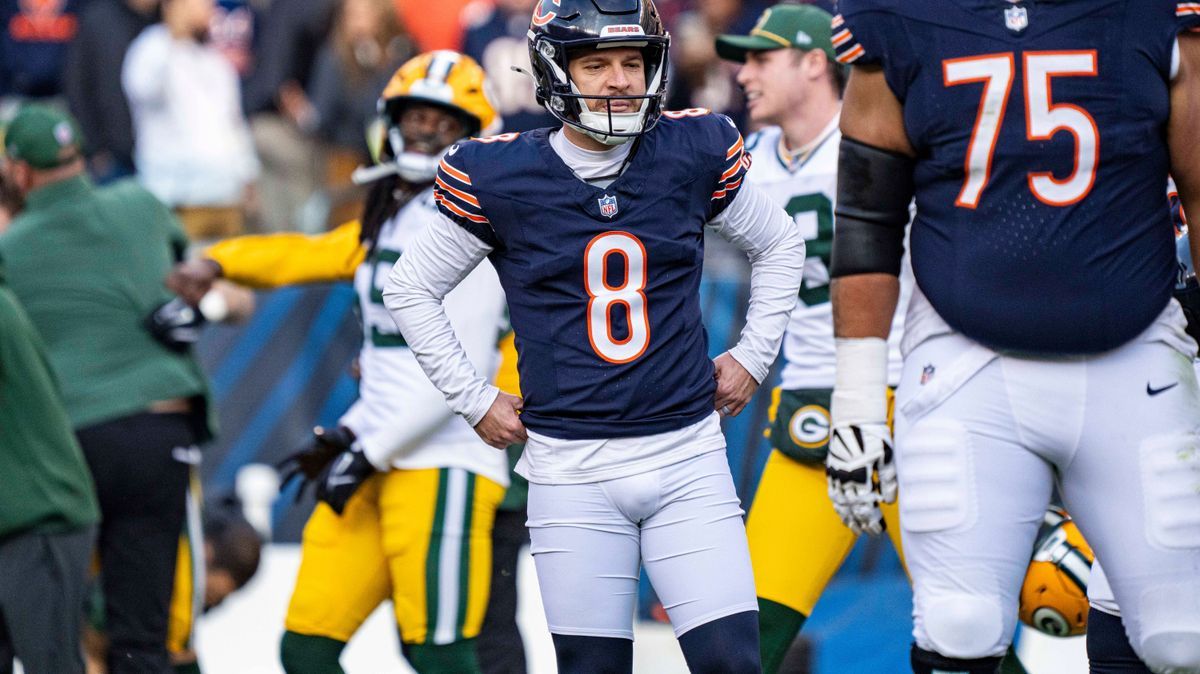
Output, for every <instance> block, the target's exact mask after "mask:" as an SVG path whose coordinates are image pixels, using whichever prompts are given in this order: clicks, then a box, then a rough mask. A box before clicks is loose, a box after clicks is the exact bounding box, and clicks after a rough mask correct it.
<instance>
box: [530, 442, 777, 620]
mask: <svg viewBox="0 0 1200 674" xmlns="http://www.w3.org/2000/svg"><path fill="white" fill-rule="evenodd" d="M742 514H743V513H742V508H741V503H740V501H739V500H738V497H737V493H736V492H735V491H734V488H733V478H732V477H731V476H730V474H729V463H728V461H727V460H726V458H725V451H724V450H718V451H713V452H708V453H706V454H701V455H699V456H696V457H692V458H690V459H686V460H684V461H680V462H679V463H675V464H671V465H669V466H666V467H663V468H659V469H657V470H652V471H648V472H645V473H639V474H637V475H632V476H629V477H623V478H618V479H615V480H607V481H604V482H590V483H586V484H565V485H547V484H533V483H531V484H530V485H529V523H528V525H529V537H530V550H531V552H532V553H533V560H534V563H535V566H536V567H537V576H538V585H539V586H540V588H541V594H542V604H543V606H544V607H545V610H546V622H547V623H548V624H549V627H550V631H551V632H552V633H554V634H563V635H575V636H593V637H617V638H624V639H633V612H634V607H635V604H636V602H637V595H638V575H639V574H638V571H639V567H640V565H641V564H643V563H644V564H645V566H646V573H647V575H648V576H649V577H650V583H651V584H652V585H653V586H654V590H655V592H657V593H658V597H659V599H660V600H661V601H662V603H663V608H665V609H666V611H667V615H668V616H670V618H671V624H672V625H673V626H674V628H675V635H676V636H679V635H682V634H683V633H685V632H687V631H688V630H690V629H692V628H693V627H698V626H700V625H703V624H704V623H707V622H710V621H713V620H716V619H718V618H723V617H725V616H728V615H733V614H735V613H742V612H744V611H757V610H758V603H757V600H756V599H755V595H754V575H753V572H752V571H751V568H750V552H749V547H748V545H747V543H746V527H745V525H744V524H743V522H742Z"/></svg>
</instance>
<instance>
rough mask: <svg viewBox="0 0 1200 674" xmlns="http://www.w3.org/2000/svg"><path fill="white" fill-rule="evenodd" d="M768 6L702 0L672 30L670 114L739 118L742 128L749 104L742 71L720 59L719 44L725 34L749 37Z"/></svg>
mask: <svg viewBox="0 0 1200 674" xmlns="http://www.w3.org/2000/svg"><path fill="white" fill-rule="evenodd" d="M765 6H766V4H765V3H763V2H758V1H755V0H746V1H745V2H743V1H742V0H696V1H695V2H694V3H693V9H691V10H689V11H685V12H683V13H681V14H679V16H678V17H677V18H676V19H675V25H674V26H672V27H671V65H672V66H673V71H672V72H671V74H670V79H669V81H668V83H669V91H668V95H667V108H668V109H671V110H681V109H683V108H708V109H709V110H712V111H714V112H722V113H725V114H726V115H729V116H730V117H732V118H733V121H734V122H736V123H738V126H739V127H741V122H742V117H743V115H744V111H745V99H744V98H743V97H742V91H741V88H740V87H738V85H737V81H736V80H735V79H734V78H735V77H736V73H737V68H736V67H734V66H733V65H732V64H730V63H727V62H724V61H722V60H721V59H719V58H717V52H716V51H715V50H714V49H713V41H714V40H715V39H716V36H717V35H720V34H722V33H738V34H742V33H748V32H750V28H751V26H752V25H753V23H754V20H755V19H756V18H757V17H758V15H759V14H760V13H761V10H762V8H763V7H765Z"/></svg>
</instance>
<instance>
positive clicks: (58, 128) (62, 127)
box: [53, 122, 75, 146]
mask: <svg viewBox="0 0 1200 674" xmlns="http://www.w3.org/2000/svg"><path fill="white" fill-rule="evenodd" d="M53 133H54V140H56V141H58V144H59V145H60V146H61V145H70V144H71V143H73V142H74V141H75V132H73V131H72V130H71V125H70V124H69V123H67V122H59V123H58V124H55V125H54V130H53Z"/></svg>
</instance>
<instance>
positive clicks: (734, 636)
mask: <svg viewBox="0 0 1200 674" xmlns="http://www.w3.org/2000/svg"><path fill="white" fill-rule="evenodd" d="M679 647H680V649H682V650H683V658H684V660H686V661H687V665H688V670H689V671H690V672H692V674H759V672H761V671H762V664H761V662H760V660H759V652H758V612H757V611H744V612H742V613H735V614H733V615H728V616H725V617H724V618H718V619H716V620H713V621H710V622H706V623H704V624H703V625H700V626H699V627H694V628H692V629H690V630H688V631H687V632H684V633H683V634H681V635H679Z"/></svg>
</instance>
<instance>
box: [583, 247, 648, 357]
mask: <svg viewBox="0 0 1200 674" xmlns="http://www.w3.org/2000/svg"><path fill="white" fill-rule="evenodd" d="M614 255H620V256H621V257H623V258H624V262H625V265H624V266H625V278H624V279H623V280H622V281H621V283H619V284H617V285H615V286H612V285H609V284H608V269H609V264H610V262H609V261H610V259H611V258H612V256H614ZM583 282H584V288H585V289H586V290H587V294H588V304H587V329H588V341H589V342H590V343H591V345H592V350H593V351H595V352H596V355H598V356H600V357H601V358H603V359H604V360H606V361H608V362H610V363H618V364H620V363H628V362H630V361H633V360H636V359H637V358H638V356H641V355H642V354H643V353H645V351H646V346H647V345H648V344H649V343H650V318H649V316H647V314H646V293H645V290H646V247H645V246H643V245H642V242H641V241H640V240H639V239H638V238H637V237H636V236H634V235H632V234H630V233H628V232H604V233H603V234H598V235H596V236H595V237H594V238H593V239H592V240H591V241H589V242H588V245H587V248H585V249H584V252H583ZM618 307H621V308H624V309H625V315H626V317H627V320H626V324H627V326H628V328H627V330H626V334H625V337H624V338H623V339H617V338H616V337H615V336H614V335H613V332H614V331H613V324H612V321H613V314H614V311H615V310H618Z"/></svg>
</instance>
